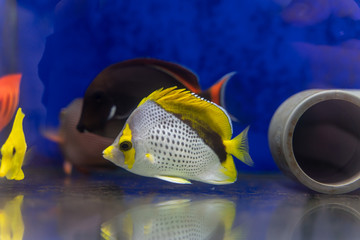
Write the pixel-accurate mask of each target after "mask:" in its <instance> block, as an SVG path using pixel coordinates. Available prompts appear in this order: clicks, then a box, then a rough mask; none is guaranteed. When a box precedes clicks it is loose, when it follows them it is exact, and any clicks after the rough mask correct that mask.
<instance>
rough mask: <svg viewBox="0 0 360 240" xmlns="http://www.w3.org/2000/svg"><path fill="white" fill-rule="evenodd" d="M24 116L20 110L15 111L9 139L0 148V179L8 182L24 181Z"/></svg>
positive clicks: (25, 145)
mask: <svg viewBox="0 0 360 240" xmlns="http://www.w3.org/2000/svg"><path fill="white" fill-rule="evenodd" d="M24 117H25V114H24V113H23V112H22V111H21V108H19V109H18V110H17V113H16V115H15V120H14V123H13V127H12V130H11V132H10V135H9V137H8V138H7V140H6V141H5V143H4V145H2V147H1V150H0V151H1V162H0V163H1V166H0V177H6V178H7V179H9V180H22V179H24V172H23V171H22V169H21V167H22V165H23V161H24V157H25V153H26V149H27V144H26V141H25V135H24V130H23V119H24Z"/></svg>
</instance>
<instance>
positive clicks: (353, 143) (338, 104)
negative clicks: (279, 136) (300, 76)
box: [292, 99, 360, 184]
mask: <svg viewBox="0 0 360 240" xmlns="http://www.w3.org/2000/svg"><path fill="white" fill-rule="evenodd" d="M292 147H293V152H294V156H295V159H296V161H297V163H298V165H299V166H300V168H301V169H302V170H303V172H304V173H305V174H307V175H308V176H309V177H310V178H312V179H314V180H316V181H318V182H321V183H325V184H338V183H339V184H340V183H341V184H343V183H344V182H352V181H353V180H354V178H358V177H359V176H360V107H359V106H357V105H355V104H353V103H351V102H348V101H345V100H339V99H331V100H326V101H323V102H319V103H317V104H315V105H314V106H312V107H310V108H309V109H308V110H307V111H306V112H305V113H304V114H303V115H302V116H301V117H300V119H299V120H298V122H297V124H296V126H295V129H294V135H293V140H292Z"/></svg>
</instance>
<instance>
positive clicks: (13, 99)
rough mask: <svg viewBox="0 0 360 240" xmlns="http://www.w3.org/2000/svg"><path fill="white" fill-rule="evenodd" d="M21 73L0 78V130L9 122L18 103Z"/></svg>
mask: <svg viewBox="0 0 360 240" xmlns="http://www.w3.org/2000/svg"><path fill="white" fill-rule="evenodd" d="M20 80H21V74H9V75H6V76H4V77H1V78H0V131H1V130H2V129H3V128H4V127H5V126H6V125H7V124H8V123H9V122H10V120H11V118H12V117H13V115H14V113H15V111H16V109H17V106H18V103H19V89H20Z"/></svg>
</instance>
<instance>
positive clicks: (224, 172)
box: [104, 90, 246, 184]
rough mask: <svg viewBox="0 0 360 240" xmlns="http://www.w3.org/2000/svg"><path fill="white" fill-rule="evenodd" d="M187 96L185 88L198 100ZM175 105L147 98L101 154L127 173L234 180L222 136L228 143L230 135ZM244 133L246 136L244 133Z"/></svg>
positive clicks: (172, 179)
mask: <svg viewBox="0 0 360 240" xmlns="http://www.w3.org/2000/svg"><path fill="white" fill-rule="evenodd" d="M163 91H166V90H163ZM180 93H181V92H180ZM188 95H191V94H190V93H187V95H186V97H190V98H191V99H193V98H195V100H197V99H198V97H196V96H193V95H191V96H188ZM180 96H182V95H180ZM199 101H205V100H199ZM208 104H212V103H208ZM205 106H207V105H205ZM216 107H217V108H220V107H218V106H216ZM178 108H179V107H176V108H173V106H172V105H171V106H169V107H168V106H165V105H162V104H161V102H160V101H157V100H153V99H146V101H143V102H142V103H141V104H140V105H139V107H138V108H137V109H135V110H134V112H133V113H132V114H131V115H130V117H129V118H128V120H127V122H126V123H125V126H124V129H123V130H122V131H121V132H120V134H119V135H118V136H117V138H116V139H115V141H114V143H113V144H112V145H111V146H110V147H109V148H107V149H106V150H105V151H104V157H105V158H106V159H108V160H110V161H112V162H113V163H115V164H116V165H118V166H120V167H123V168H125V169H127V170H128V171H130V172H133V173H136V174H139V175H142V176H148V177H156V178H160V179H163V180H166V181H170V182H176V183H190V182H189V180H196V181H202V182H206V183H211V184H227V183H232V182H234V181H235V180H236V169H235V168H234V164H233V162H232V161H233V160H232V157H231V154H230V153H227V152H226V145H227V144H228V143H227V142H226V141H228V142H231V141H230V139H223V138H224V136H220V135H219V134H217V133H216V131H215V130H214V131H213V130H212V129H211V128H209V127H207V125H206V123H205V122H204V120H202V119H200V120H199V121H197V120H196V116H192V115H191V111H190V115H189V116H187V115H186V114H188V113H189V112H188V111H186V112H182V111H184V110H182V109H180V110H179V109H178ZM174 109H175V110H174ZM190 109H191V104H190ZM220 110H221V111H224V110H223V109H220ZM199 114H201V112H200V113H199ZM185 115H186V116H185ZM195 115H196V113H195ZM184 116H185V117H184ZM193 118H195V120H194V121H193ZM226 118H227V121H228V122H227V124H229V126H226V127H228V128H229V129H227V130H226V131H228V130H230V131H232V129H231V123H230V120H229V118H228V116H227V115H226ZM203 119H207V118H203ZM196 121H197V122H196ZM194 122H195V123H194ZM199 122H200V123H199ZM209 124H210V125H212V126H215V127H216V126H217V125H216V124H214V123H209ZM215 127H213V128H215ZM225 135H226V134H225ZM227 135H229V134H228V133H227ZM209 136H211V137H212V138H214V139H215V140H214V139H212V138H211V139H210V137H209ZM230 136H231V132H230ZM243 136H244V137H245V140H246V132H245V134H243ZM225 138H226V136H225ZM224 141H225V142H224ZM245 142H246V141H245ZM217 144H218V145H219V146H217ZM245 148H246V146H245ZM234 171H235V173H234ZM234 174H235V177H234Z"/></svg>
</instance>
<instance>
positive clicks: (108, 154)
mask: <svg viewBox="0 0 360 240" xmlns="http://www.w3.org/2000/svg"><path fill="white" fill-rule="evenodd" d="M113 149H114V146H109V147H107V148H106V149H105V150H104V151H103V152H102V154H103V157H104V158H105V159H107V160H109V161H111V160H112V159H113V157H114V156H113V153H112V152H113Z"/></svg>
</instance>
